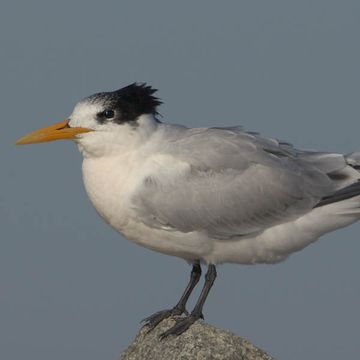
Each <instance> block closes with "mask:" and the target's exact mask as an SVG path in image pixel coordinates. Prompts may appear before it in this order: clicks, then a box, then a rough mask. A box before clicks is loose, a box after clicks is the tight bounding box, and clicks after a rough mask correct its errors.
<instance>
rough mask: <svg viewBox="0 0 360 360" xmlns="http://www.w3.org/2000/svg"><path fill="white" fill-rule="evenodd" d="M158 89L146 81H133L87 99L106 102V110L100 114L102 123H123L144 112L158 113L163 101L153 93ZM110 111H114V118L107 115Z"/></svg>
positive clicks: (134, 118)
mask: <svg viewBox="0 0 360 360" xmlns="http://www.w3.org/2000/svg"><path fill="white" fill-rule="evenodd" d="M156 91H157V89H153V88H152V87H151V86H148V85H146V84H145V83H141V84H139V83H133V84H130V85H128V86H126V87H123V88H121V89H119V90H115V91H112V92H102V93H98V94H94V95H91V96H90V97H88V98H87V99H86V100H87V101H90V102H93V103H103V104H104V111H102V112H101V113H99V114H98V121H99V122H100V123H104V122H105V121H113V122H116V123H118V124H122V123H124V122H129V121H135V120H136V119H137V118H138V117H139V116H140V115H142V114H153V115H158V112H157V107H158V106H159V105H160V104H162V102H161V100H160V99H158V98H157V97H155V96H154V95H153V94H154V93H155V92H156ZM109 111H114V117H113V118H112V119H109V118H108V117H107V116H105V115H106V114H108V113H109Z"/></svg>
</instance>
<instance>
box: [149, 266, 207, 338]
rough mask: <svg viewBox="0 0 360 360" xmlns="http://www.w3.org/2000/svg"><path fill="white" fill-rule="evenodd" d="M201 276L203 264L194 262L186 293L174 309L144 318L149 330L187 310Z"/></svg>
mask: <svg viewBox="0 0 360 360" xmlns="http://www.w3.org/2000/svg"><path fill="white" fill-rule="evenodd" d="M200 276H201V266H200V263H199V262H196V263H194V264H193V268H192V270H191V275H190V281H189V283H188V285H187V287H186V289H185V291H184V293H183V294H182V295H181V298H180V300H179V302H178V303H177V304H176V305H175V306H174V307H173V308H172V309H169V310H162V311H158V312H157V313H155V314H153V315H151V316H149V317H147V318H146V319H144V320H143V321H144V322H145V325H146V326H148V327H149V331H151V330H152V329H154V328H155V327H156V326H157V325H158V324H159V323H160V322H161V321H162V320H164V319H166V318H168V317H170V316H174V315H175V316H176V315H181V314H182V313H184V312H185V311H186V308H185V307H186V303H187V301H188V299H189V296H190V294H191V293H192V291H193V290H194V287H195V286H196V284H197V283H198V282H199V279H200Z"/></svg>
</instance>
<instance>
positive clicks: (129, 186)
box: [83, 156, 360, 264]
mask: <svg viewBox="0 0 360 360" xmlns="http://www.w3.org/2000/svg"><path fill="white" fill-rule="evenodd" d="M131 164H132V161H131V159H126V158H125V156H124V157H123V158H122V157H116V158H114V157H109V158H106V159H104V158H101V159H96V158H90V159H84V162H83V177H84V184H85V188H86V191H87V193H88V195H89V198H90V200H91V202H92V203H93V205H94V207H95V209H96V210H97V211H98V213H99V214H100V216H101V217H102V218H103V219H104V220H105V221H106V222H107V223H109V224H110V225H111V226H112V227H113V228H115V229H116V230H117V231H118V232H120V233H121V234H123V235H124V236H125V237H126V238H127V239H128V240H130V241H133V242H135V243H137V244H139V245H141V246H144V247H146V248H148V249H151V250H155V251H158V252H161V253H165V254H168V255H173V256H178V257H181V258H184V259H186V260H190V261H191V260H197V259H200V260H202V261H204V262H207V263H213V264H217V263H221V262H236V263H241V264H254V263H273V262H278V261H281V260H283V259H285V258H286V257H287V256H288V255H290V254H291V253H293V252H295V251H299V250H301V249H302V248H304V247H305V246H307V245H309V244H310V243H312V242H314V241H315V240H316V239H317V238H318V237H320V236H321V235H323V234H324V233H326V232H329V231H332V230H335V229H337V228H340V227H343V226H346V225H348V224H350V223H352V222H354V221H357V220H358V218H359V213H358V211H359V210H356V209H358V208H359V206H358V205H359V203H360V200H359V197H357V198H353V199H349V200H346V201H342V202H339V203H336V204H331V205H327V206H323V207H320V208H316V209H314V210H313V211H311V212H310V213H308V214H306V215H304V216H302V217H300V218H298V219H297V220H295V221H291V222H288V223H284V224H280V225H276V226H273V227H271V228H269V229H267V230H265V231H264V232H262V233H260V234H258V235H256V236H244V237H237V238H232V239H231V240H229V239H228V240H219V239H213V238H211V237H209V236H208V235H207V234H206V233H200V232H189V233H182V232H179V231H174V230H173V229H166V228H163V229H162V228H151V227H150V226H148V225H146V224H144V223H142V222H141V221H140V220H139V219H138V217H137V214H136V210H135V209H134V208H132V202H131V196H132V194H133V193H134V191H135V190H136V187H137V186H139V184H140V182H141V181H142V179H143V178H142V177H141V171H140V172H139V168H137V169H133V168H132V165H131ZM137 164H138V162H137ZM135 170H136V171H135ZM355 208H356V209H355ZM354 209H355V210H354Z"/></svg>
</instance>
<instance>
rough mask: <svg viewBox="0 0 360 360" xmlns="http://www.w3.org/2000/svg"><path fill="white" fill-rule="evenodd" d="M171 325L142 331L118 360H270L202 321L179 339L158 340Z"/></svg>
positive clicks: (168, 320)
mask: <svg viewBox="0 0 360 360" xmlns="http://www.w3.org/2000/svg"><path fill="white" fill-rule="evenodd" d="M174 323H175V321H174V320H173V319H166V320H164V321H163V322H162V323H160V324H159V325H158V326H157V327H156V328H155V329H154V330H153V331H151V332H149V333H147V328H146V327H144V328H142V329H141V330H140V332H139V334H138V335H137V336H136V339H135V340H134V342H133V343H132V344H131V345H130V346H129V347H128V348H127V349H126V350H125V351H124V352H123V353H122V354H121V356H120V360H145V359H146V360H175V359H176V360H190V359H191V360H220V359H222V360H272V357H270V356H269V355H268V354H266V353H265V352H264V351H262V350H260V349H258V348H256V347H255V346H254V345H252V344H251V343H250V342H249V341H247V340H244V339H242V338H241V337H239V336H237V335H235V334H232V333H231V332H229V331H225V330H222V329H219V328H217V327H214V326H211V325H208V324H206V323H204V322H203V321H197V322H196V323H195V324H194V325H192V326H191V327H190V329H189V330H188V331H186V332H185V333H183V334H182V335H180V336H169V337H168V338H166V339H164V340H159V335H160V334H161V333H163V332H164V331H165V330H167V329H169V327H171V326H172V325H173V324H174Z"/></svg>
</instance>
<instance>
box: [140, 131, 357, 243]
mask: <svg viewBox="0 0 360 360" xmlns="http://www.w3.org/2000/svg"><path fill="white" fill-rule="evenodd" d="M162 131H163V134H162V137H161V139H162V141H158V149H157V150H156V151H155V153H154V156H153V157H149V160H148V161H149V162H151V161H154V164H153V166H150V168H152V169H153V171H152V172H150V173H148V174H147V175H146V176H145V177H144V179H143V182H142V183H141V186H139V187H138V191H137V192H136V193H135V195H134V197H133V206H134V209H135V210H136V211H137V214H138V216H139V218H140V219H141V221H143V222H145V223H147V224H148V225H149V226H151V227H159V228H166V229H169V230H171V229H174V230H178V231H182V232H191V231H203V232H207V233H209V234H210V235H211V236H213V237H218V238H228V237H232V236H239V235H246V234H250V233H254V232H259V231H263V230H264V229H266V228H268V227H270V226H272V225H275V224H278V223H281V222H285V221H288V220H290V219H293V218H295V217H298V216H299V215H301V214H304V213H306V212H308V211H310V210H311V209H312V208H313V207H314V206H316V204H318V203H319V201H320V200H321V199H322V198H324V197H326V196H329V195H330V194H332V193H334V192H335V191H336V189H337V187H339V185H338V184H337V183H336V181H334V180H333V179H331V177H329V176H328V173H331V172H333V173H337V172H341V169H342V168H345V167H346V166H347V164H346V161H345V160H344V157H343V156H342V155H339V156H333V159H332V160H331V159H330V158H331V156H329V155H334V154H324V153H314V152H304V151H298V150H296V149H294V148H293V147H292V146H291V145H290V144H288V143H285V142H280V141H277V140H274V139H268V138H263V137H260V136H259V135H257V134H254V133H246V132H244V131H242V130H241V128H207V129H186V128H181V127H173V126H164V129H163V130H162ZM159 156H160V158H161V157H162V156H163V158H164V159H166V161H164V162H162V161H158V159H159ZM340 157H341V158H340ZM155 159H156V160H155ZM355 172H356V171H355ZM356 173H357V172H356ZM357 174H358V173H357Z"/></svg>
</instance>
